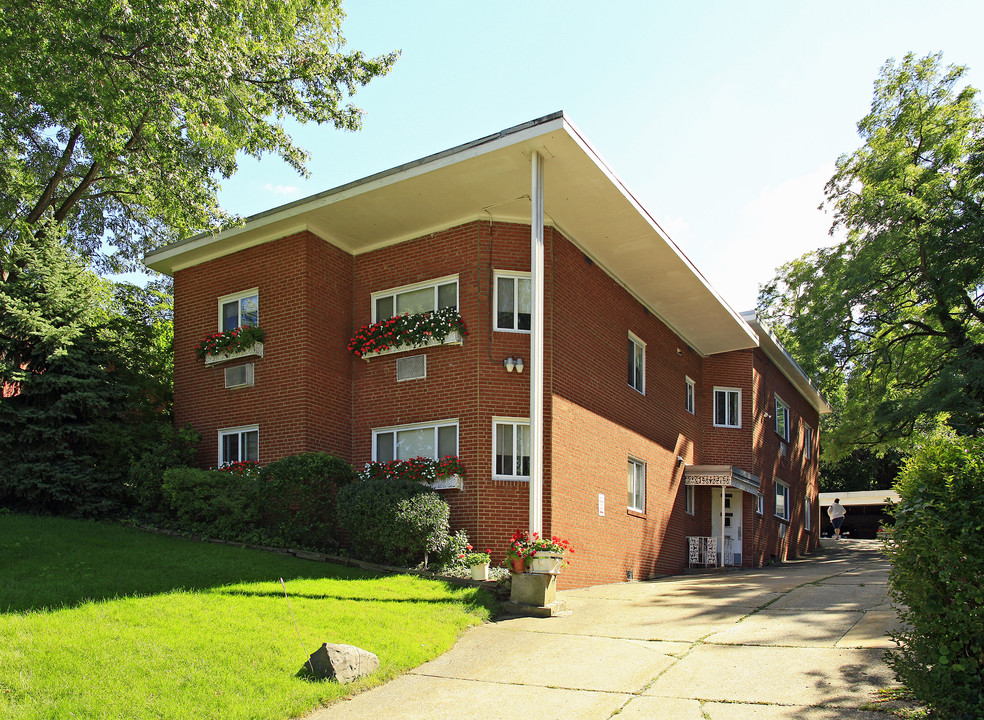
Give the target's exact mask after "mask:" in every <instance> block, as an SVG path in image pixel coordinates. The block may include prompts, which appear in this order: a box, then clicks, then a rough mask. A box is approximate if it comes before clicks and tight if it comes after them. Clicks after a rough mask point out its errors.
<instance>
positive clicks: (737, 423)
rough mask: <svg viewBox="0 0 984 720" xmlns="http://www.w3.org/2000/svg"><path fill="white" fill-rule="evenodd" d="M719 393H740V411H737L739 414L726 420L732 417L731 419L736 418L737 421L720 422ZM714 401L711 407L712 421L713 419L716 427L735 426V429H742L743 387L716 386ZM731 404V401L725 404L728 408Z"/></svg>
mask: <svg viewBox="0 0 984 720" xmlns="http://www.w3.org/2000/svg"><path fill="white" fill-rule="evenodd" d="M718 393H726V394H728V395H730V394H732V393H735V394H737V395H738V411H737V412H738V415H737V417H735V418H725V419H726V420H727V419H731V420H734V421H735V422H733V423H727V422H724V423H719V422H718V416H717V398H718ZM713 402H714V404H713V406H712V407H711V413H712V421H713V424H714V427H724V428H734V429H737V430H740V429H741V388H735V387H715V388H714V397H713ZM730 405H731V404H730V403H726V404H725V407H726V408H728V407H730Z"/></svg>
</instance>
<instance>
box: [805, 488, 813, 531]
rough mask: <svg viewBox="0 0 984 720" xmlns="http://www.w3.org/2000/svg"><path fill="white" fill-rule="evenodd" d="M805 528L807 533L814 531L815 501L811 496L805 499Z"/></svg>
mask: <svg viewBox="0 0 984 720" xmlns="http://www.w3.org/2000/svg"><path fill="white" fill-rule="evenodd" d="M803 528H804V529H805V530H807V531H809V530H812V529H813V500H812V499H811V498H810V496H809V495H807V496H805V497H804V498H803Z"/></svg>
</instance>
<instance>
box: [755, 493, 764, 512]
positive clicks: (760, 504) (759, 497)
mask: <svg viewBox="0 0 984 720" xmlns="http://www.w3.org/2000/svg"><path fill="white" fill-rule="evenodd" d="M755 512H756V513H757V514H759V515H764V514H765V495H763V494H762V493H757V494H756V495H755Z"/></svg>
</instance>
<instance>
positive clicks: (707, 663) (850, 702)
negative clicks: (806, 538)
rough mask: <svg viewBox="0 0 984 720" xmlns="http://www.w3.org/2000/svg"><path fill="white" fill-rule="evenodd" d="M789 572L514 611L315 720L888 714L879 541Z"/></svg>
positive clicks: (600, 594)
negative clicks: (518, 614) (880, 697)
mask: <svg viewBox="0 0 984 720" xmlns="http://www.w3.org/2000/svg"><path fill="white" fill-rule="evenodd" d="M823 543H824V550H823V551H822V552H820V553H817V554H815V555H813V556H811V557H810V558H807V559H804V560H799V561H796V562H792V563H787V564H784V565H779V566H774V567H767V568H760V569H757V570H748V571H742V572H737V573H728V574H723V575H716V574H715V575H699V576H694V575H691V576H676V577H671V578H665V579H662V580H654V581H645V582H635V583H624V584H619V585H601V586H597V587H590V588H582V589H578V590H569V591H564V592H561V593H558V595H559V596H560V597H562V598H563V600H565V601H566V603H567V607H568V608H569V610H570V611H571V612H570V613H569V614H566V615H562V616H558V617H554V618H543V619H541V618H504V619H502V620H499V621H498V622H494V623H489V624H486V625H483V626H481V627H478V628H474V629H472V630H470V631H468V632H467V633H466V634H465V635H464V636H463V637H462V638H461V640H460V641H459V642H458V643H457V644H456V645H455V647H454V648H452V649H451V650H450V651H448V652H447V653H445V654H444V655H442V656H441V657H439V658H437V659H436V660H433V661H431V662H429V663H426V664H424V665H421V666H420V667H418V668H416V669H414V670H411V671H410V672H409V673H407V674H406V675H403V676H401V677H399V678H397V679H395V680H393V681H392V682H389V683H387V684H386V685H383V686H381V687H378V688H376V689H374V690H370V691H368V692H365V693H363V694H361V695H357V696H355V697H354V698H352V699H351V700H345V701H342V702H340V703H337V704H335V705H333V706H331V707H329V708H326V709H323V710H319V711H317V712H315V713H313V714H311V715H309V716H307V718H306V720H343V719H344V720H357V719H363V718H364V719H365V720H370V719H371V720H377V719H378V718H408V719H415V718H420V719H421V720H424V719H427V720H440V719H447V720H461V719H465V718H481V719H482V720H489V719H494V718H515V717H529V718H537V719H538V720H540V719H543V720H546V719H548V718H557V719H558V720H561V719H563V720H569V719H570V718H577V719H579V720H580V719H582V718H583V719H585V720H595V719H598V720H608V718H611V717H612V716H613V715H615V714H616V713H618V719H619V720H641V719H642V718H658V719H661V718H667V719H672V720H705V718H710V720H785V719H787V718H788V719H792V718H796V719H797V720H835V719H836V720H886V718H888V717H891V716H887V715H885V714H884V712H877V711H874V710H872V709H871V708H873V707H874V706H873V704H872V703H873V701H874V700H875V696H874V693H875V692H876V691H877V690H879V689H882V688H888V687H892V686H893V685H894V681H893V677H892V673H891V671H890V670H889V668H888V667H887V666H886V665H885V663H884V660H883V655H884V651H885V649H887V648H890V647H893V646H894V645H893V643H892V642H891V641H890V640H889V639H888V637H887V635H886V634H887V632H889V630H891V629H892V628H893V627H894V623H895V613H894V612H893V611H892V609H891V607H890V606H889V604H888V602H889V601H888V599H887V597H886V589H887V580H888V562H887V561H886V560H885V558H884V557H883V556H882V555H881V554H880V552H879V550H878V548H879V547H880V543H879V542H878V541H874V540H842V541H840V542H834V541H832V540H824V541H823Z"/></svg>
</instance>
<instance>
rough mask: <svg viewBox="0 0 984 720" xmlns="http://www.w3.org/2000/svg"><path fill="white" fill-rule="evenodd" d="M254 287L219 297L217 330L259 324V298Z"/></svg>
mask: <svg viewBox="0 0 984 720" xmlns="http://www.w3.org/2000/svg"><path fill="white" fill-rule="evenodd" d="M259 297H260V296H259V292H258V291H257V289H256V288H253V289H252V290H247V291H245V292H241V293H235V294H234V295H226V296H224V297H221V298H219V330H221V331H223V332H224V331H226V330H234V329H235V328H237V327H239V326H240V325H252V326H254V327H255V326H256V325H259V324H260V300H259Z"/></svg>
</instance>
